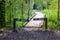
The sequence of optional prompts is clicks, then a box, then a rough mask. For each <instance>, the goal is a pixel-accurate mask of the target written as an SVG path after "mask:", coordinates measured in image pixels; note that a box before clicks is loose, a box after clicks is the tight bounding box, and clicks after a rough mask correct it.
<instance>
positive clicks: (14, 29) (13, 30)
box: [13, 19, 17, 32]
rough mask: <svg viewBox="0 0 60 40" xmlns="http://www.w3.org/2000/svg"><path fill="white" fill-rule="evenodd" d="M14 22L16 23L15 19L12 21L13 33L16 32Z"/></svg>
mask: <svg viewBox="0 0 60 40" xmlns="http://www.w3.org/2000/svg"><path fill="white" fill-rule="evenodd" d="M16 21H17V19H14V21H13V32H17V30H16Z"/></svg>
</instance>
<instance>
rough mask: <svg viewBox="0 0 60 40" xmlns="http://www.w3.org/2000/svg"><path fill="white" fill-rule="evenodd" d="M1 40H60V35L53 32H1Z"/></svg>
mask: <svg viewBox="0 0 60 40" xmlns="http://www.w3.org/2000/svg"><path fill="white" fill-rule="evenodd" d="M0 40H60V33H58V32H53V31H42V30H37V31H25V30H21V29H20V30H18V31H17V32H12V30H10V31H3V32H0Z"/></svg>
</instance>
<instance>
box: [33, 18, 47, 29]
mask: <svg viewBox="0 0 60 40" xmlns="http://www.w3.org/2000/svg"><path fill="white" fill-rule="evenodd" d="M33 20H34V21H37V20H44V22H45V30H46V29H48V27H47V18H34V19H33Z"/></svg>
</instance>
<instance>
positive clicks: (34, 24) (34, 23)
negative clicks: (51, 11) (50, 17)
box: [24, 10, 45, 31]
mask: <svg viewBox="0 0 60 40" xmlns="http://www.w3.org/2000/svg"><path fill="white" fill-rule="evenodd" d="M34 12H35V14H36V15H35V16H34V17H33V18H32V19H31V20H30V21H29V22H28V23H27V24H26V26H25V28H24V29H25V30H29V31H31V30H38V28H34V27H41V25H43V20H37V21H34V20H33V19H34V18H44V16H45V14H43V13H41V12H38V11H36V10H34ZM26 27H28V28H26ZM30 27H31V28H30Z"/></svg>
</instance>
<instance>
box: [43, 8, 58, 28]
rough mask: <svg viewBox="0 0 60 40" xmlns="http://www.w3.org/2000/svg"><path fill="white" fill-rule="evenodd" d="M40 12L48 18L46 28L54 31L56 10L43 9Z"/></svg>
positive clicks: (56, 17)
mask: <svg viewBox="0 0 60 40" xmlns="http://www.w3.org/2000/svg"><path fill="white" fill-rule="evenodd" d="M42 12H43V13H45V15H46V17H47V18H48V28H50V29H56V28H57V19H58V16H57V13H58V10H57V9H54V10H51V9H44V10H42Z"/></svg>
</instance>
